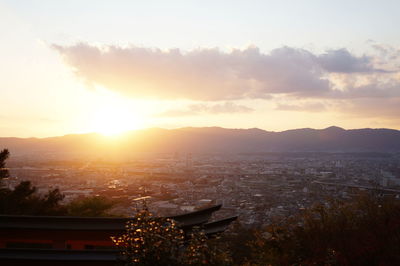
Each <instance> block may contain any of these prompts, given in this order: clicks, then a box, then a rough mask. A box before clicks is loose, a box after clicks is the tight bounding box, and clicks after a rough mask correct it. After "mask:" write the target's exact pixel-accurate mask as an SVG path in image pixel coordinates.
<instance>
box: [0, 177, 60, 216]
mask: <svg viewBox="0 0 400 266" xmlns="http://www.w3.org/2000/svg"><path fill="white" fill-rule="evenodd" d="M63 198H64V195H63V194H61V192H60V191H59V189H54V190H49V192H48V193H47V194H45V195H43V196H42V195H40V194H38V193H37V189H36V187H34V186H32V184H31V182H29V181H23V182H21V183H19V184H18V185H17V186H16V187H15V188H14V189H13V190H11V189H2V190H1V192H0V213H1V214H28V215H65V214H66V213H67V210H66V208H65V207H64V206H63V205H61V204H60V202H61V201H62V200H63Z"/></svg>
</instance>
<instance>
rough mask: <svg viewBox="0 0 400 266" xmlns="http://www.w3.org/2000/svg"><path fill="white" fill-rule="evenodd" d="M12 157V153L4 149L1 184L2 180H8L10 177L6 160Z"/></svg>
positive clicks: (0, 169)
mask: <svg viewBox="0 0 400 266" xmlns="http://www.w3.org/2000/svg"><path fill="white" fill-rule="evenodd" d="M9 156H10V152H9V151H8V150H7V149H4V150H2V151H1V152H0V182H1V179H3V178H7V177H8V176H9V173H8V170H7V168H6V160H7V159H8V157H9Z"/></svg>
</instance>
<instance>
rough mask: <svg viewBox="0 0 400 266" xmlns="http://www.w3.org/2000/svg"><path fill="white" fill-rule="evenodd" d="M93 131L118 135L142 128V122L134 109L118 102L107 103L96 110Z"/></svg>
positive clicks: (107, 134)
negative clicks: (133, 112) (133, 111)
mask: <svg viewBox="0 0 400 266" xmlns="http://www.w3.org/2000/svg"><path fill="white" fill-rule="evenodd" d="M92 123H93V125H92V131H94V132H97V133H100V134H102V135H105V136H116V135H120V134H122V133H124V132H126V131H129V130H134V129H138V128H141V126H142V122H141V120H140V119H139V117H138V116H137V115H134V114H132V111H130V110H128V109H127V108H124V106H121V105H118V104H107V105H104V106H101V107H99V108H98V109H97V110H96V111H95V112H94V117H93V120H92Z"/></svg>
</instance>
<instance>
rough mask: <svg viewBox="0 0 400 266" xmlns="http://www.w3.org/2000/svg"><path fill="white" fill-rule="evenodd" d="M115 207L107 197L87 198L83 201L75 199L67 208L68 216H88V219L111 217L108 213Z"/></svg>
mask: <svg viewBox="0 0 400 266" xmlns="http://www.w3.org/2000/svg"><path fill="white" fill-rule="evenodd" d="M114 205H115V203H114V202H113V201H111V200H108V199H107V198H105V197H98V196H93V197H86V198H83V199H75V200H73V201H72V202H70V203H69V204H68V205H67V206H66V208H67V210H68V215H71V216H87V217H104V216H111V215H110V214H109V213H108V211H109V210H110V209H111V208H112V207H113V206H114Z"/></svg>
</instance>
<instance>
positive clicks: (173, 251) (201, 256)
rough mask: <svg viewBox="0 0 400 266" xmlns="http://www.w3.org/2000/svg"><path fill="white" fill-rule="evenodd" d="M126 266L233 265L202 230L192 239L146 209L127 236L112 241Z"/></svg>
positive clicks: (132, 221)
mask: <svg viewBox="0 0 400 266" xmlns="http://www.w3.org/2000/svg"><path fill="white" fill-rule="evenodd" d="M112 239H113V241H114V243H115V245H116V246H118V247H119V248H120V249H121V253H122V258H123V260H124V263H125V265H142V266H157V265H181V266H183V265H221V266H223V265H230V264H231V263H230V262H231V261H230V258H229V256H228V255H227V254H226V253H224V252H222V251H221V250H218V249H217V248H216V246H214V247H212V246H210V245H208V239H207V237H206V235H205V234H204V232H203V231H202V230H201V229H200V228H195V229H194V230H193V231H192V232H191V233H190V234H189V235H185V232H184V231H183V230H182V229H180V228H179V227H178V225H177V224H176V223H175V221H174V220H172V219H168V218H154V217H153V216H152V214H151V213H150V212H149V211H148V210H147V209H146V208H144V209H142V210H140V211H138V212H137V213H136V215H135V216H134V217H133V219H132V220H131V221H129V222H128V223H127V225H126V233H125V234H124V235H122V236H119V237H113V238H112Z"/></svg>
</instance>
